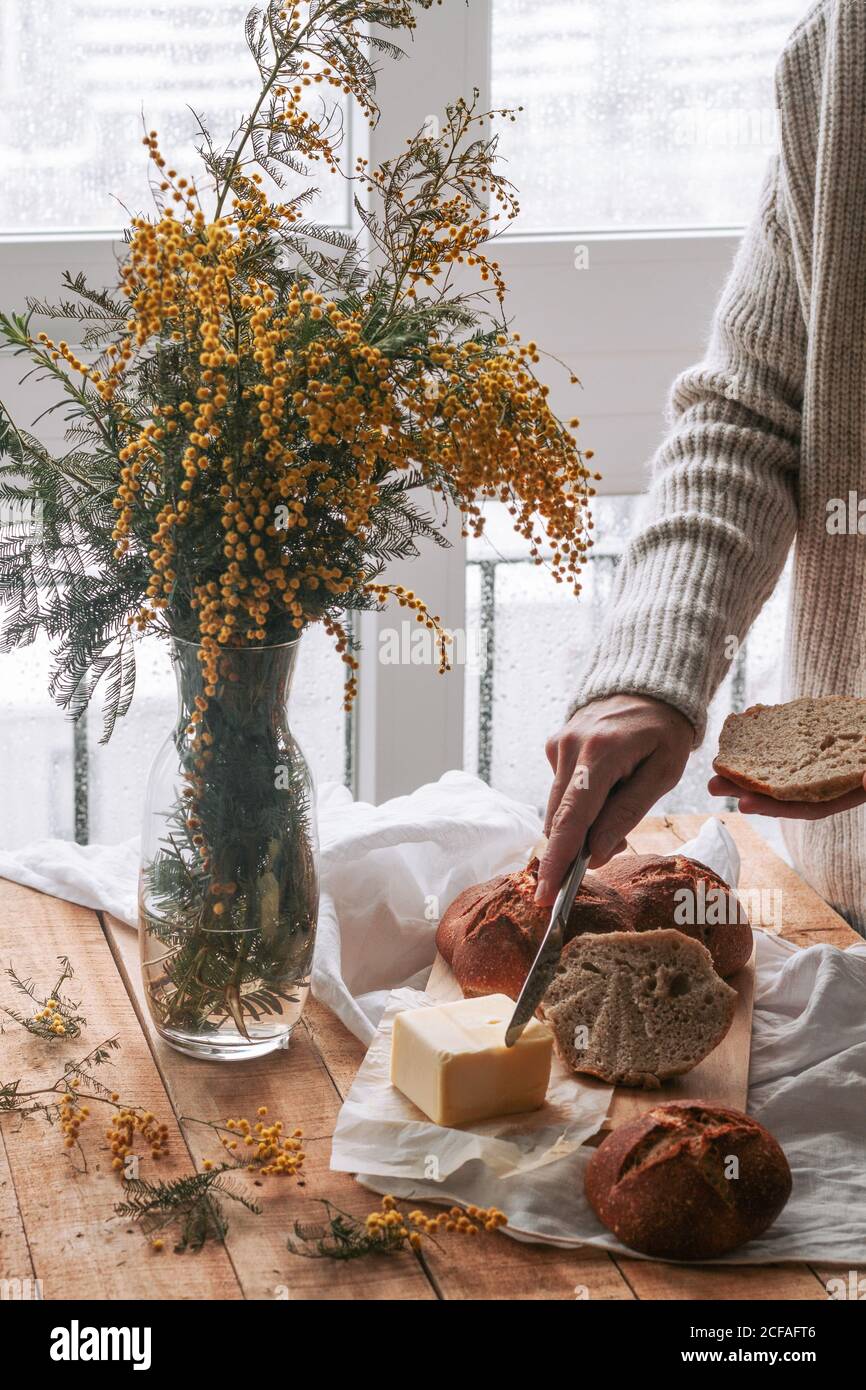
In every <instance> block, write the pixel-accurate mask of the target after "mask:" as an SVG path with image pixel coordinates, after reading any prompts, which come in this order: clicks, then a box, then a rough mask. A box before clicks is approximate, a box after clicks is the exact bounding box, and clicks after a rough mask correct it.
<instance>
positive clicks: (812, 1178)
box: [0, 772, 866, 1265]
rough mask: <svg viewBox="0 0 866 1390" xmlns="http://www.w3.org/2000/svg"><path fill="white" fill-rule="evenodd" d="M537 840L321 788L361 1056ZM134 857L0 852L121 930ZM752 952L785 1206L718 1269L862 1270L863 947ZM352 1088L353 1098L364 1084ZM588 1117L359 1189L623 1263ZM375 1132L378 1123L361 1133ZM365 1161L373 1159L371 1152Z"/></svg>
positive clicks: (347, 991)
mask: <svg viewBox="0 0 866 1390" xmlns="http://www.w3.org/2000/svg"><path fill="white" fill-rule="evenodd" d="M539 829H540V826H539V821H538V817H537V816H536V814H535V812H534V811H533V810H532V809H531V808H530V807H528V806H523V805H521V804H520V803H518V802H515V801H513V800H512V799H510V798H509V797H505V796H502V795H501V794H500V793H497V792H494V791H492V790H491V789H490V788H489V787H487V786H486V785H485V784H484V783H483V782H481V781H479V779H478V778H476V777H473V776H471V775H469V774H468V773H463V772H450V773H446V774H445V776H443V777H442V778H441V779H440V780H439V782H436V783H431V784H429V785H427V786H424V787H420V788H419V789H418V790H417V791H416V792H413V793H412V795H411V796H406V797H400V798H397V799H395V800H393V801H390V802H387V803H385V804H384V805H382V806H378V807H374V806H370V805H368V804H367V803H363V802H353V801H352V800H351V796H350V794H349V793H348V791H346V789H345V788H343V787H340V786H337V785H334V784H331V785H326V786H323V787H322V788H321V789H320V796H319V834H320V840H321V851H322V852H321V881H322V904H321V912H320V920H319V935H318V938H317V943H316V954H315V960H314V968H313V992H314V994H315V995H316V997H317V998H319V999H321V1000H323V1001H324V1002H325V1003H327V1004H328V1005H329V1006H330V1007H331V1008H332V1009H333V1010H334V1012H335V1013H336V1014H337V1015H338V1016H339V1017H340V1018H341V1019H342V1021H343V1022H344V1023H345V1024H346V1026H347V1027H348V1028H350V1029H351V1031H352V1032H353V1033H355V1035H356V1036H357V1037H359V1038H361V1040H362V1041H363V1042H365V1043H367V1044H369V1043H370V1042H371V1040H372V1039H373V1038H374V1036H375V1035H376V1031H377V1025H378V1024H379V1021H380V1018H381V1017H382V1015H383V1012H384V1010H385V1006H386V1003H387V1001H388V998H389V995H390V993H391V991H392V990H395V989H409V990H412V989H415V990H418V989H423V986H424V983H425V981H426V976H427V972H428V969H429V966H430V964H431V962H432V960H433V954H434V942H433V937H434V933H435V921H436V917H437V915H438V913H439V911H440V910H444V908H445V907H446V906H447V905H448V903H449V902H450V901H451V899H452V898H453V897H454V896H455V895H456V894H457V893H459V892H460V891H461V890H462V889H463V888H465V887H468V886H469V885H470V884H472V883H477V882H480V881H482V880H483V879H485V878H489V877H491V876H492V875H493V874H496V873H501V872H505V871H507V870H509V869H512V868H515V867H517V866H519V865H520V864H521V863H523V862H525V860H526V857H527V855H528V852H529V850H530V848H531V846H532V845H533V843H534V842H535V840H536V838H537V835H538V832H539ZM683 848H684V849H686V850H688V849H690V850H691V853H692V855H693V856H694V857H695V858H697V859H699V860H700V861H701V862H704V863H707V864H708V865H709V866H710V867H712V868H715V869H716V870H717V871H718V872H721V873H722V875H723V877H725V878H726V879H727V880H728V881H729V882H732V883H735V882H736V880H737V875H738V871H739V865H738V863H737V859H736V850H735V848H734V846H733V842H732V841H731V840H730V837H729V836H728V835H727V832H725V831H724V829H723V827H720V826H719V823H718V822H708V823H707V825H705V826H704V828H703V830H702V831H701V834H700V836H698V837H697V840H696V841H693V842H691V844H690V846H683ZM137 860H138V846H137V842H136V841H134V840H131V841H127V842H125V843H124V844H121V845H113V846H99V845H88V846H79V845H74V844H70V843H69V842H68V841H61V840H43V841H41V842H39V843H38V844H35V845H32V846H29V847H27V848H26V849H23V850H19V851H7V852H0V876H2V877H6V878H10V879H13V880H15V881H17V882H20V883H26V884H29V885H30V886H31V887H34V888H38V889H40V890H41V891H43V892H46V893H53V894H56V895H57V896H59V897H63V898H66V899H68V900H69V901H71V902H77V903H81V904H82V905H83V906H85V907H90V908H97V909H99V908H101V909H105V910H107V911H110V912H112V913H113V914H114V915H115V916H117V917H119V918H120V919H121V920H122V921H125V922H128V923H129V924H131V925H132V924H134V923H135V920H136V874H137ZM757 939H758V979H757V992H756V1000H755V1013H754V1024H753V1040H752V1065H751V1072H750V1078H749V1081H750V1086H749V1111H750V1113H751V1114H753V1115H754V1116H755V1118H756V1119H759V1120H760V1121H761V1122H762V1123H764V1124H766V1125H767V1126H768V1128H769V1129H771V1130H772V1132H773V1133H774V1134H775V1135H776V1136H777V1138H778V1139H779V1142H780V1143H781V1144H782V1146H783V1148H784V1149H785V1151H786V1153H787V1155H788V1159H789V1162H790V1164H791V1168H792V1171H793V1174H794V1193H793V1196H792V1198H791V1201H790V1202H789V1204H788V1206H787V1208H786V1210H785V1211H784V1212H783V1214H782V1216H781V1217H780V1218H779V1220H778V1221H777V1222H776V1224H775V1225H774V1226H773V1227H772V1228H771V1229H770V1231H768V1232H767V1233H766V1235H764V1236H763V1237H761V1238H760V1239H759V1240H757V1241H753V1242H751V1243H750V1244H749V1245H747V1246H745V1247H743V1248H742V1249H741V1250H738V1251H736V1252H734V1254H733V1255H731V1256H730V1257H728V1260H729V1262H732V1263H747V1262H748V1263H773V1262H777V1261H781V1260H789V1259H794V1258H798V1259H810V1260H824V1261H828V1262H835V1261H841V1262H843V1263H844V1262H848V1263H850V1264H851V1265H856V1264H857V1262H858V1261H859V1262H862V1260H863V1258H864V1254H866V945H864V946H857V947H852V948H849V949H848V950H847V951H844V952H843V951H838V950H835V949H834V948H833V947H829V946H814V947H811V948H809V949H808V950H805V951H797V950H796V949H795V948H793V947H791V946H790V945H789V944H788V943H786V942H784V941H781V940H778V939H774V938H773V937H772V936H769V935H767V934H765V933H762V932H759V933H757ZM397 1002H398V1003H399V1002H400V1001H397ZM386 1027H387V1022H386ZM373 1056H374V1057H375V1051H374V1053H373ZM358 1084H361V1085H363V1084H364V1078H363V1075H361V1077H360V1083H356V1085H358ZM353 1093H354V1094H355V1097H356V1099H357V1092H356V1091H355V1088H354V1087H353V1092H350V1096H349V1099H348V1102H347V1105H346V1107H344V1110H343V1112H342V1114H341V1117H340V1122H339V1124H338V1127H337V1133H336V1134H335V1139H334V1154H335V1158H336V1165H335V1166H338V1165H339V1166H342V1163H341V1162H340V1151H341V1148H343V1149H347V1148H348V1144H347V1138H348V1137H349V1121H351V1124H352V1127H353V1128H354V1131H355V1132H354V1135H353V1136H352V1143H353V1144H354V1145H357V1144H358V1143H359V1142H361V1141H362V1136H361V1135H360V1132H359V1129H358V1123H359V1117H358V1114H357V1111H355V1112H354V1113H353V1108H352V1107H353V1104H354V1102H353V1099H352V1096H353ZM608 1096H609V1088H607V1087H601V1086H600V1087H599V1088H598V1090H597V1092H596V1100H595V1101H594V1102H592V1104H594V1105H599V1106H603V1109H606V1105H607V1098H608ZM660 1098H661V1097H660ZM392 1099H393V1092H392ZM590 1111H591V1107H590ZM590 1111H585V1112H584V1113H583V1114H582V1115H580V1114H572V1115H571V1116H569V1117H566V1119H567V1124H563V1127H562V1132H563V1134H564V1135H565V1139H564V1144H563V1147H564V1148H565V1152H564V1154H563V1155H562V1156H560V1155H559V1154H558V1153H557V1152H556V1150H555V1145H554V1144H552V1143H550V1142H549V1138H550V1136H541V1138H542V1142H541V1143H539V1137H538V1136H536V1137H535V1138H534V1139H532V1140H529V1141H528V1140H526V1139H525V1138H521V1137H519V1136H518V1135H516V1134H515V1133H513V1132H512V1133H511V1135H509V1134H508V1133H507V1132H505V1130H506V1126H505V1124H504V1123H503V1124H500V1126H499V1133H498V1140H497V1143H498V1147H497V1150H496V1152H497V1154H498V1155H499V1158H500V1160H503V1161H501V1162H499V1163H497V1164H496V1165H493V1166H491V1164H490V1163H489V1162H488V1163H485V1162H483V1161H482V1160H481V1159H480V1158H478V1157H477V1156H473V1155H469V1156H467V1155H466V1154H465V1152H464V1153H463V1155H462V1156H461V1152H460V1148H459V1147H458V1145H459V1146H462V1148H463V1150H465V1149H466V1147H467V1144H471V1143H472V1142H474V1141H472V1139H471V1135H470V1139H469V1141H467V1139H466V1134H467V1131H465V1130H461V1131H449V1132H448V1133H451V1134H458V1135H460V1136H461V1138H460V1139H459V1141H458V1145H453V1146H452V1148H451V1156H452V1158H453V1157H455V1156H456V1157H457V1158H459V1160H460V1161H459V1163H458V1165H457V1166H455V1167H454V1168H453V1169H452V1170H451V1171H449V1173H448V1176H447V1178H445V1180H444V1181H443V1180H441V1179H443V1178H444V1169H445V1168H450V1166H451V1165H450V1163H449V1162H446V1163H445V1164H443V1163H442V1161H441V1159H442V1155H441V1152H440V1149H441V1144H440V1145H439V1147H438V1148H436V1149H432V1150H431V1149H430V1147H429V1145H428V1148H427V1153H428V1154H429V1153H431V1152H432V1153H434V1154H436V1155H437V1156H438V1158H439V1175H440V1182H439V1183H430V1182H424V1181H423V1180H422V1179H420V1178H415V1177H411V1178H405V1177H403V1178H401V1177H398V1176H396V1175H395V1174H394V1172H393V1171H391V1169H392V1168H393V1167H394V1166H395V1165H394V1162H393V1157H394V1153H395V1149H394V1145H393V1142H392V1147H391V1150H390V1153H391V1156H392V1164H391V1168H385V1167H384V1166H383V1167H380V1174H382V1176H378V1177H377V1176H376V1175H375V1173H373V1172H371V1171H370V1170H369V1169H365V1170H364V1176H363V1177H362V1181H364V1182H365V1183H367V1185H368V1186H370V1187H372V1188H374V1189H375V1190H376V1191H386V1190H387V1191H393V1192H395V1193H398V1194H400V1195H406V1196H412V1197H416V1198H419V1199H420V1198H421V1197H431V1198H432V1199H433V1200H436V1201H447V1202H453V1201H475V1202H477V1203H478V1204H479V1205H481V1206H486V1205H490V1203H495V1204H496V1205H498V1206H500V1207H502V1209H503V1210H505V1211H507V1212H508V1214H509V1217H510V1220H511V1225H510V1227H509V1230H510V1231H511V1233H512V1234H513V1235H514V1236H515V1237H516V1238H517V1239H523V1240H542V1241H545V1242H548V1243H551V1244H560V1245H564V1246H572V1245H575V1244H584V1243H590V1244H595V1245H599V1246H604V1247H606V1248H608V1249H619V1250H622V1247H621V1246H619V1245H618V1243H617V1241H616V1240H615V1239H614V1238H613V1237H612V1236H611V1235H610V1234H609V1233H608V1232H606V1231H605V1230H604V1229H603V1228H602V1227H601V1226H600V1225H599V1224H598V1222H597V1221H596V1219H595V1217H594V1216H593V1214H592V1212H591V1211H589V1209H588V1208H587V1206H586V1204H585V1202H584V1200H583V1195H582V1194H583V1182H582V1174H583V1168H584V1166H585V1164H586V1162H587V1161H588V1158H589V1152H588V1151H587V1150H586V1149H584V1148H579V1147H577V1146H576V1140H577V1135H578V1134H579V1133H580V1131H581V1129H582V1127H583V1126H584V1125H585V1124H588V1123H590V1122H593V1123H594V1120H595V1116H594V1115H593V1114H591V1113H590ZM602 1113H603V1112H602ZM416 1115H417V1112H416ZM382 1118H383V1114H382V1113H380V1112H377V1113H375V1114H373V1115H371V1116H370V1123H371V1124H373V1125H376V1124H379V1123H381V1121H382ZM386 1118H387V1117H386ZM413 1123H415V1124H416V1125H417V1127H418V1129H420V1130H425V1129H430V1128H432V1126H427V1125H426V1124H425V1123H423V1122H421V1121H418V1120H417V1119H416V1120H415V1121H413ZM569 1124H570V1125H571V1129H570V1131H569V1130H568V1125H569ZM596 1127H597V1126H596ZM509 1128H510V1129H511V1130H512V1131H514V1129H515V1126H514V1125H513V1124H512V1125H511V1126H510V1127H509ZM473 1133H474V1131H473ZM400 1136H401V1137H400V1141H399V1148H400V1149H401V1151H402V1158H403V1159H405V1157H406V1155H407V1154H409V1155H412V1161H413V1162H414V1152H415V1140H416V1139H417V1134H416V1135H415V1136H413V1135H412V1134H411V1133H410V1132H409V1131H408V1130H407V1128H406V1126H405V1125H404V1126H403V1127H402V1129H401V1130H400ZM393 1137H394V1136H393V1133H392V1136H391V1138H392V1141H393ZM425 1137H426V1136H425ZM367 1138H368V1139H369V1138H370V1134H369V1133H368V1135H367ZM440 1139H441V1135H440ZM366 1147H367V1153H368V1157H369V1152H370V1150H371V1148H374V1145H372V1144H369V1143H368V1144H367V1146H366ZM345 1157H346V1154H345V1153H344V1155H343V1159H344V1161H345ZM401 1161H402V1159H401ZM396 1166H399V1163H398V1164H397V1165H396ZM530 1169H531V1171H530ZM351 1171H358V1169H357V1168H354V1167H353V1168H351ZM508 1174H510V1176H509V1175H508Z"/></svg>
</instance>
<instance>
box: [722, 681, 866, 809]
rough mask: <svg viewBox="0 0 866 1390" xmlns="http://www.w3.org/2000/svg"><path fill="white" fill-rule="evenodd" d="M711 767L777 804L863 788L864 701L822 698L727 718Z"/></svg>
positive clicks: (758, 707) (831, 796) (760, 708)
mask: <svg viewBox="0 0 866 1390" xmlns="http://www.w3.org/2000/svg"><path fill="white" fill-rule="evenodd" d="M713 767H714V768H715V770H716V772H718V773H719V775H720V776H721V777H727V778H728V780H729V781H731V782H735V783H736V784H737V786H739V787H745V788H747V789H748V790H749V791H755V792H760V793H761V794H762V795H763V796H771V797H773V798H775V800H776V801H832V800H833V799H834V798H835V797H837V796H843V795H844V793H845V792H850V791H854V790H855V788H857V787H860V786H862V783H863V775H864V773H866V700H858V699H855V698H854V697H853V696H848V695H825V696H822V697H820V698H814V699H812V698H808V697H807V698H804V699H800V700H791V701H790V702H789V703H788V704H785V705H753V706H752V707H751V709H747V710H745V711H744V713H742V714H729V715H728V717H727V719H726V720H725V722H724V724H723V726H722V732H721V735H720V737H719V751H718V754H717V755H716V757H715V759H714V761H713Z"/></svg>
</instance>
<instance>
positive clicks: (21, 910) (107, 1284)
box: [0, 882, 240, 1299]
mask: <svg viewBox="0 0 866 1390" xmlns="http://www.w3.org/2000/svg"><path fill="white" fill-rule="evenodd" d="M25 927H26V929H24V928H25ZM64 954H66V955H69V957H70V959H71V960H72V963H73V965H74V967H75V979H74V981H73V982H72V983H71V985H70V987H69V992H70V993H71V994H72V997H73V998H76V997H80V998H81V1001H82V1012H83V1013H84V1014H85V1016H86V1018H87V1027H86V1029H85V1031H84V1033H83V1035H82V1037H81V1038H79V1039H77V1040H76V1041H75V1042H71V1043H64V1042H58V1043H48V1042H46V1041H45V1040H43V1039H41V1038H37V1037H34V1036H33V1035H32V1034H30V1033H28V1032H26V1031H25V1030H24V1029H23V1028H18V1027H17V1026H15V1025H13V1024H10V1026H9V1027H8V1028H7V1030H6V1032H5V1033H4V1034H3V1038H2V1055H3V1075H4V1077H6V1076H8V1077H10V1078H12V1077H16V1076H25V1077H26V1078H27V1081H28V1084H29V1086H34V1085H39V1084H40V1080H41V1081H42V1082H44V1083H47V1082H49V1081H53V1080H54V1079H55V1078H56V1077H57V1076H58V1075H59V1074H60V1073H61V1072H62V1069H63V1063H64V1061H66V1060H67V1059H72V1060H75V1059H79V1058H81V1057H83V1056H84V1055H85V1054H86V1053H87V1052H88V1051H89V1050H90V1049H91V1048H93V1047H94V1046H96V1045H97V1044H98V1043H100V1042H102V1041H103V1040H104V1039H106V1038H109V1037H112V1036H114V1035H116V1036H117V1037H118V1039H119V1041H120V1043H121V1051H120V1052H118V1053H117V1054H116V1062H115V1065H114V1066H112V1067H110V1068H106V1069H105V1073H104V1080H105V1082H106V1084H108V1085H110V1086H114V1087H116V1089H117V1090H118V1092H119V1093H120V1095H121V1096H122V1098H123V1099H124V1100H127V1101H129V1102H131V1103H135V1104H138V1105H142V1106H145V1107H147V1108H148V1109H150V1110H151V1111H152V1112H153V1113H154V1114H155V1115H157V1116H158V1117H159V1119H160V1122H163V1123H165V1124H167V1125H168V1126H169V1131H170V1134H169V1153H168V1155H167V1156H166V1157H164V1158H163V1159H162V1160H161V1161H160V1162H159V1164H157V1163H155V1162H154V1161H153V1160H152V1159H150V1157H149V1156H148V1157H145V1158H144V1160H143V1162H142V1176H143V1177H153V1176H156V1177H161V1178H170V1177H172V1176H176V1175H179V1174H180V1173H183V1172H188V1171H189V1166H190V1162H189V1154H188V1153H187V1151H186V1148H185V1145H184V1141H183V1137H182V1135H181V1133H180V1131H179V1129H178V1127H177V1125H176V1124H175V1122H174V1117H173V1115H172V1109H171V1105H170V1102H169V1098H168V1096H167V1094H166V1091H165V1088H164V1086H163V1085H162V1082H161V1080H160V1077H159V1074H158V1072H157V1070H156V1067H155V1066H154V1064H153V1058H152V1057H151V1055H150V1051H149V1049H148V1047H147V1044H146V1042H145V1040H144V1038H143V1036H142V1032H141V1028H140V1026H139V1023H138V1019H137V1018H136V1015H135V1011H134V1009H133V1007H132V1003H131V1001H130V999H129V996H128V994H127V992H126V989H125V987H124V985H123V982H122V981H121V979H120V977H119V975H118V972H117V968H116V966H115V964H114V960H113V958H112V955H111V952H110V950H109V949H108V945H107V943H106V940H105V937H104V935H103V932H102V928H101V926H100V923H99V920H98V918H97V916H96V913H94V912H90V911H88V910H86V909H85V908H81V907H76V906H74V905H73V904H71V903H66V902H61V901H60V900H59V899H57V898H51V897H48V896H47V895H45V894H43V893H37V892H35V891H33V890H32V889H29V888H24V887H21V886H20V885H18V884H12V883H6V882H4V883H3V885H2V892H0V959H3V960H4V961H10V960H11V962H12V963H13V964H14V966H15V968H16V970H17V972H18V973H19V975H24V976H26V975H31V976H32V977H33V978H34V980H35V981H36V983H37V985H38V986H42V985H43V984H44V987H45V988H46V989H49V988H50V987H51V985H52V984H53V982H54V980H55V979H56V977H57V973H58V970H57V957H58V956H59V955H64ZM2 997H3V1000H4V1002H6V1003H13V996H12V995H11V993H10V987H9V986H8V985H7V984H3V985H2ZM14 1002H15V1005H16V1006H20V1003H21V1000H20V997H17V998H15V999H14ZM103 1112H104V1113H105V1116H109V1115H110V1114H111V1111H110V1109H109V1107H108V1106H104V1105H101V1104H100V1103H98V1102H97V1101H93V1102H92V1103H91V1119H90V1120H89V1121H87V1122H86V1124H85V1126H84V1128H83V1131H82V1136H83V1139H82V1142H83V1146H84V1149H85V1152H86V1156H87V1162H88V1172H87V1173H78V1172H76V1171H75V1170H74V1169H73V1167H72V1164H71V1163H70V1162H69V1159H68V1157H67V1156H66V1151H65V1150H64V1149H63V1147H62V1140H61V1136H60V1131H59V1130H58V1128H57V1126H51V1125H49V1124H47V1123H46V1121H45V1120H43V1119H41V1118H40V1117H30V1118H26V1119H24V1120H23V1121H22V1120H21V1119H20V1118H19V1117H17V1116H15V1115H4V1116H3V1117H2V1120H0V1124H2V1132H3V1138H4V1140H5V1145H6V1153H7V1155H8V1162H9V1169H10V1171H11V1176H12V1181H13V1183H14V1188H15V1192H16V1195H17V1202H18V1206H19V1209H20V1214H21V1221H22V1223H23V1226H24V1229H25V1231H26V1233H27V1241H28V1243H29V1247H30V1252H31V1257H32V1268H33V1272H34V1274H35V1276H36V1278H38V1279H41V1280H42V1283H43V1289H44V1296H45V1298H46V1299H55V1298H69V1296H70V1292H71V1290H72V1284H71V1283H70V1280H71V1278H72V1276H71V1275H70V1270H74V1279H73V1281H72V1282H73V1284H74V1294H75V1297H76V1298H79V1299H104V1298H136V1299H147V1298H157V1299H158V1298H183V1299H197V1298H201V1299H204V1298H217V1299H231V1298H238V1297H240V1288H239V1285H238V1281H237V1279H236V1278H235V1274H234V1271H233V1270H232V1267H231V1263H230V1261H229V1258H228V1256H227V1254H226V1252H225V1250H224V1249H223V1248H222V1247H220V1246H209V1247H207V1248H206V1249H205V1250H203V1251H202V1252H201V1253H200V1254H198V1255H195V1256H192V1255H191V1256H189V1257H188V1258H186V1259H185V1260H184V1263H183V1266H179V1265H178V1264H177V1258H179V1257H174V1256H172V1255H170V1254H168V1253H163V1254H159V1255H158V1254H154V1253H153V1251H152V1250H151V1249H150V1247H149V1244H148V1242H147V1239H146V1237H145V1236H144V1235H143V1234H142V1232H141V1231H140V1230H139V1229H137V1228H135V1227H132V1226H131V1225H129V1224H127V1223H124V1222H121V1221H119V1220H118V1219H117V1218H116V1217H115V1216H114V1213H113V1207H114V1204H115V1202H118V1201H121V1200H122V1199H123V1189H122V1186H121V1183H120V1181H119V1178H118V1175H117V1173H115V1172H113V1171H112V1169H111V1154H110V1152H109V1151H108V1146H107V1144H106V1142H105V1137H104V1134H105V1120H104V1116H103ZM181 1268H182V1270H183V1274H182V1275H181V1274H180V1269H181Z"/></svg>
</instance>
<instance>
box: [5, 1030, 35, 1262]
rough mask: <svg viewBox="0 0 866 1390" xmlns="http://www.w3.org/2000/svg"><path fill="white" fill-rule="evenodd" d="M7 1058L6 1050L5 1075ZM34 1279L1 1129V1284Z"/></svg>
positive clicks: (28, 1247)
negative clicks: (9, 1281)
mask: <svg viewBox="0 0 866 1390" xmlns="http://www.w3.org/2000/svg"><path fill="white" fill-rule="evenodd" d="M7 1055H8V1054H7V1052H6V1049H5V1048H4V1050H3V1058H4V1073H3V1074H4V1075H5V1074H6V1073H5V1060H6V1057H7ZM35 1277H36V1271H35V1270H34V1268H33V1260H32V1258H31V1255H30V1246H29V1245H28V1244H27V1234H26V1232H25V1230H24V1221H23V1218H22V1216H21V1208H20V1206H19V1205H18V1194H17V1193H16V1191H15V1183H14V1182H13V1180H12V1169H11V1168H10V1167H9V1158H8V1155H7V1153H6V1141H5V1139H4V1137H3V1132H2V1128H0V1280H4V1281H5V1280H11V1281H12V1282H13V1283H14V1281H15V1280H16V1279H17V1280H21V1281H22V1282H24V1281H26V1280H28V1279H34V1278H35Z"/></svg>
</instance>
